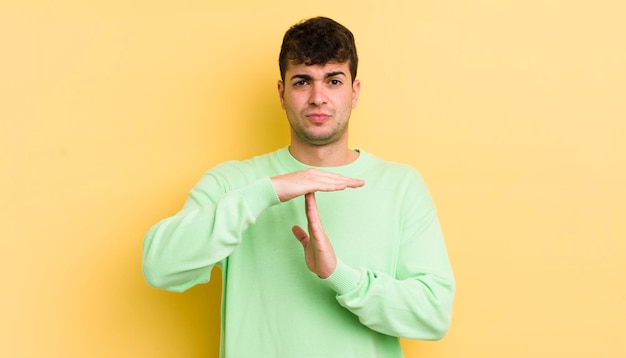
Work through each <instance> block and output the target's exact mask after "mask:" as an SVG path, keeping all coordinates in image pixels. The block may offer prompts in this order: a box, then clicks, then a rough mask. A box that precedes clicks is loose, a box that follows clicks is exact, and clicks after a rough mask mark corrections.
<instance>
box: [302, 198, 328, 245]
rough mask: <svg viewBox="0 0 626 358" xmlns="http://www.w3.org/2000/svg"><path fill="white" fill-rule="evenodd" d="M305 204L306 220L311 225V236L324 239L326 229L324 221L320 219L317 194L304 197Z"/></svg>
mask: <svg viewBox="0 0 626 358" xmlns="http://www.w3.org/2000/svg"><path fill="white" fill-rule="evenodd" d="M304 204H305V210H306V218H307V221H308V223H309V234H310V235H311V236H313V237H314V238H321V237H323V236H324V227H323V226H322V219H321V218H320V214H319V210H318V209H317V201H316V200H315V193H308V194H306V195H305V196H304Z"/></svg>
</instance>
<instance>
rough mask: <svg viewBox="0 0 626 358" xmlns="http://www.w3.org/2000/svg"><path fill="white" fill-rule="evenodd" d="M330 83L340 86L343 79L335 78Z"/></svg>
mask: <svg viewBox="0 0 626 358" xmlns="http://www.w3.org/2000/svg"><path fill="white" fill-rule="evenodd" d="M330 84H331V85H333V86H339V85H340V84H341V81H340V80H335V79H333V80H330Z"/></svg>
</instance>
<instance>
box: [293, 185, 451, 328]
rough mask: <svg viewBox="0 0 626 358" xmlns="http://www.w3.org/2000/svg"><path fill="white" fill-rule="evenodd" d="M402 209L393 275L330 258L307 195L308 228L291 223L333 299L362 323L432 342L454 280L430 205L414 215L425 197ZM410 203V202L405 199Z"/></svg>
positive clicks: (446, 313) (445, 317)
mask: <svg viewBox="0 0 626 358" xmlns="http://www.w3.org/2000/svg"><path fill="white" fill-rule="evenodd" d="M409 198H410V199H415V200H417V201H418V202H417V203H414V204H413V205H410V206H408V207H407V208H406V211H407V212H406V215H405V217H406V218H407V220H406V223H405V225H404V232H405V234H404V236H403V237H402V241H401V243H400V247H399V249H398V258H397V264H396V273H395V275H394V276H391V275H388V274H384V273H380V272H373V271H370V270H367V269H356V268H353V267H350V266H348V265H346V264H345V263H343V262H342V261H341V260H340V259H338V258H336V257H335V255H334V252H333V250H332V245H331V244H330V241H329V239H328V238H327V236H326V234H325V232H324V229H323V227H322V226H321V222H320V219H319V213H318V212H317V207H316V205H315V200H314V196H312V195H310V196H307V203H306V209H305V210H306V212H307V218H308V220H309V226H308V232H306V231H304V230H303V229H302V228H298V227H295V228H294V235H295V236H296V238H298V240H299V241H300V242H301V243H302V245H303V247H304V249H305V257H306V259H307V266H308V267H309V269H310V270H311V271H312V272H314V273H316V274H317V275H318V276H320V277H321V278H326V276H327V272H329V271H328V270H330V272H331V273H332V274H330V276H328V277H327V278H326V279H325V281H326V282H327V284H328V285H329V286H330V287H331V288H333V289H334V290H335V291H336V292H337V301H338V302H339V304H341V305H342V306H343V307H345V308H346V309H348V310H350V311H351V312H352V313H354V314H355V315H357V316H358V317H359V320H360V321H361V323H362V324H364V325H365V326H367V327H369V328H371V329H373V330H375V331H378V332H381V333H384V334H387V335H391V336H396V337H404V338H414V339H428V340H435V339H440V338H442V337H443V336H444V335H445V333H446V332H447V330H448V327H449V324H450V318H451V310H452V302H453V297H454V288H455V282H454V277H453V274H452V270H451V268H450V264H449V261H448V257H447V253H446V248H445V245H444V242H443V237H442V234H441V229H440V226H439V222H438V219H437V216H436V213H435V211H434V208H431V209H430V210H428V211H426V212H422V216H421V217H416V216H415V215H416V214H417V211H418V210H417V209H416V208H417V207H418V205H422V206H428V207H432V203H431V202H430V198H429V197H425V198H424V197H423V198H422V200H419V198H417V197H411V196H409ZM409 201H410V200H409Z"/></svg>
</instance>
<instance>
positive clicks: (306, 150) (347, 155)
mask: <svg viewBox="0 0 626 358" xmlns="http://www.w3.org/2000/svg"><path fill="white" fill-rule="evenodd" d="M289 152H290V153H291V155H292V156H293V157H294V158H296V159H297V160H298V161H299V162H301V163H304V164H306V165H310V166H313V167H338V166H342V165H346V164H350V163H352V162H353V161H355V160H356V159H357V158H358V157H359V152H357V151H354V150H351V149H350V148H348V146H347V145H346V144H345V143H342V144H339V143H335V144H331V145H323V146H313V145H310V144H302V143H299V142H294V141H292V142H291V145H290V146H289Z"/></svg>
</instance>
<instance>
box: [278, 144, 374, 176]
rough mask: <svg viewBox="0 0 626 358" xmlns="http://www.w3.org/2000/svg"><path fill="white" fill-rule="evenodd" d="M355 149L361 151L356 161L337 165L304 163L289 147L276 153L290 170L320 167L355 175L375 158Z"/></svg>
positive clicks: (332, 171) (324, 169)
mask: <svg viewBox="0 0 626 358" xmlns="http://www.w3.org/2000/svg"><path fill="white" fill-rule="evenodd" d="M354 150H356V151H358V152H359V157H358V158H357V159H356V160H355V161H353V162H352V163H350V164H346V165H341V166H336V167H316V166H312V165H307V164H304V163H302V162H300V161H299V160H297V159H296V158H294V157H293V156H292V155H291V153H290V152H289V148H288V147H284V148H281V149H279V150H277V151H276V154H277V156H278V159H279V160H280V162H281V164H283V165H284V166H285V167H286V168H287V169H288V170H289V171H298V170H303V169H308V168H315V169H319V170H323V171H327V172H331V173H337V174H341V175H346V176H354V175H355V174H358V173H361V172H363V171H365V170H366V169H367V167H369V166H370V165H371V164H372V162H373V160H374V157H373V156H371V155H370V154H368V153H366V152H364V151H363V150H361V149H356V148H355V149H354Z"/></svg>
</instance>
